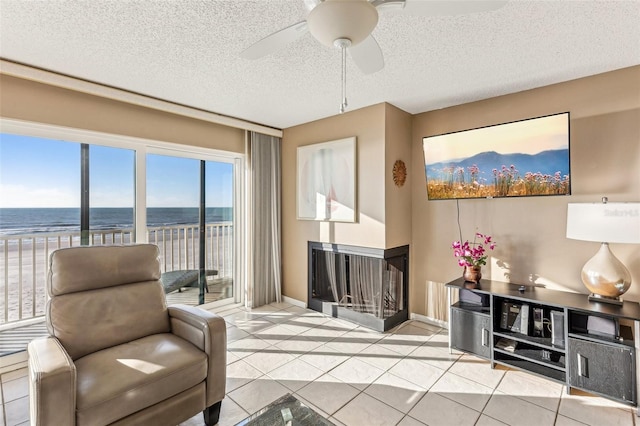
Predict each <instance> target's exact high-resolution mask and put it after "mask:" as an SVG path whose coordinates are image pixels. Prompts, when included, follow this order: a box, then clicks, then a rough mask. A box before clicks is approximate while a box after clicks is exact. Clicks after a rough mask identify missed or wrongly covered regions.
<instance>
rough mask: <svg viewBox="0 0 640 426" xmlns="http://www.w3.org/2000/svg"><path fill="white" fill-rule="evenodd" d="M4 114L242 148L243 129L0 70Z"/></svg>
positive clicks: (0, 106)
mask: <svg viewBox="0 0 640 426" xmlns="http://www.w3.org/2000/svg"><path fill="white" fill-rule="evenodd" d="M0 117H3V118H12V119H19V120H25V121H32V122H37V123H45V124H52V125H57V126H66V127H72V128H76V129H84V130H92V131H97V132H104V133H111V134H118V135H124V136H133V137H138V138H145V139H151V140H156V141H164V142H173V143H178V144H184V145H191V146H197V147H203V148H213V149H219V150H223V151H230V152H244V131H243V130H241V129H236V128H232V127H227V126H222V125H218V124H213V123H209V122H205V121H201V120H196V119H192V118H187V117H183V116H179V115H175V114H170V113H165V112H161V111H157V110H154V109H149V108H144V107H140V106H136V105H131V104H128V103H124V102H118V101H114V100H110V99H104V98H100V97H97V96H93V95H88V94H84V93H80V92H76V91H73V90H68V89H62V88H59V87H54V86H49V85H46V84H42V83H37V82H34V81H30V80H25V79H21V78H16V77H12V76H7V75H2V74H0Z"/></svg>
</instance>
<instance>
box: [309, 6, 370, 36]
mask: <svg viewBox="0 0 640 426" xmlns="http://www.w3.org/2000/svg"><path fill="white" fill-rule="evenodd" d="M377 23H378V11H377V10H376V8H375V7H373V6H372V5H371V3H369V2H368V1H367V0H325V1H323V2H322V3H320V4H318V5H317V6H316V7H315V8H314V9H313V10H312V11H311V13H309V16H308V17H307V24H309V32H310V33H311V35H313V36H314V37H315V38H316V39H318V41H319V42H320V43H322V44H325V45H327V46H330V47H333V42H334V41H336V40H337V39H340V38H346V39H349V40H350V41H351V46H355V45H357V44H358V43H360V42H361V41H363V40H364V39H365V38H367V37H368V36H369V35H370V34H371V31H373V29H374V28H375V27H376V24H377Z"/></svg>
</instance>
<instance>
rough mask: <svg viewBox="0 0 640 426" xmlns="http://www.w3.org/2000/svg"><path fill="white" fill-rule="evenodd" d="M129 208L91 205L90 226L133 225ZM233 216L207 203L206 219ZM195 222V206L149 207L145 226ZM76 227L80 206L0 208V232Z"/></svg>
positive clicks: (214, 220)
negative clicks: (92, 206)
mask: <svg viewBox="0 0 640 426" xmlns="http://www.w3.org/2000/svg"><path fill="white" fill-rule="evenodd" d="M133 214H134V213H133V208H118V207H102V208H92V209H90V213H89V224H90V225H89V226H90V229H91V230H96V231H98V230H110V229H131V228H133V220H134V216H133ZM231 220H233V208H232V207H208V208H207V209H206V223H218V222H229V221H231ZM197 223H198V208H197V207H183V208H182V207H149V208H147V226H148V227H159V226H172V225H184V224H197ZM79 230H80V208H0V236H2V235H22V234H39V233H45V232H67V231H79Z"/></svg>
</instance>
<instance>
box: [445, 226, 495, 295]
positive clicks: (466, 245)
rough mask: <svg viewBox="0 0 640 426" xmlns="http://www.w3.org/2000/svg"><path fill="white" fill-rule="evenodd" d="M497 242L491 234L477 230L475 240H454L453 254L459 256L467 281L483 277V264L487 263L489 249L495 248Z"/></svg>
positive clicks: (459, 262)
mask: <svg viewBox="0 0 640 426" xmlns="http://www.w3.org/2000/svg"><path fill="white" fill-rule="evenodd" d="M495 247H496V244H495V243H494V242H493V241H492V240H491V236H490V235H485V234H481V233H479V232H476V234H475V237H474V239H473V242H471V243H470V242H469V241H465V242H461V241H454V242H453V245H452V248H453V256H454V257H456V258H458V265H460V266H462V267H464V271H463V273H462V276H463V278H464V280H465V281H468V282H472V283H478V282H479V281H480V278H482V266H483V265H486V264H487V257H488V255H487V250H493V249H494V248H495Z"/></svg>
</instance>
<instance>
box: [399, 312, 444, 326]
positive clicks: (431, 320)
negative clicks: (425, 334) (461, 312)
mask: <svg viewBox="0 0 640 426" xmlns="http://www.w3.org/2000/svg"><path fill="white" fill-rule="evenodd" d="M409 319H412V320H416V321H420V322H424V323H426V324H431V325H437V326H438V327H442V328H446V329H447V330H448V329H449V323H448V322H446V321H442V320H439V319H436V318H431V317H428V316H425V315H420V314H414V313H413V312H412V313H410V314H409Z"/></svg>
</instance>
